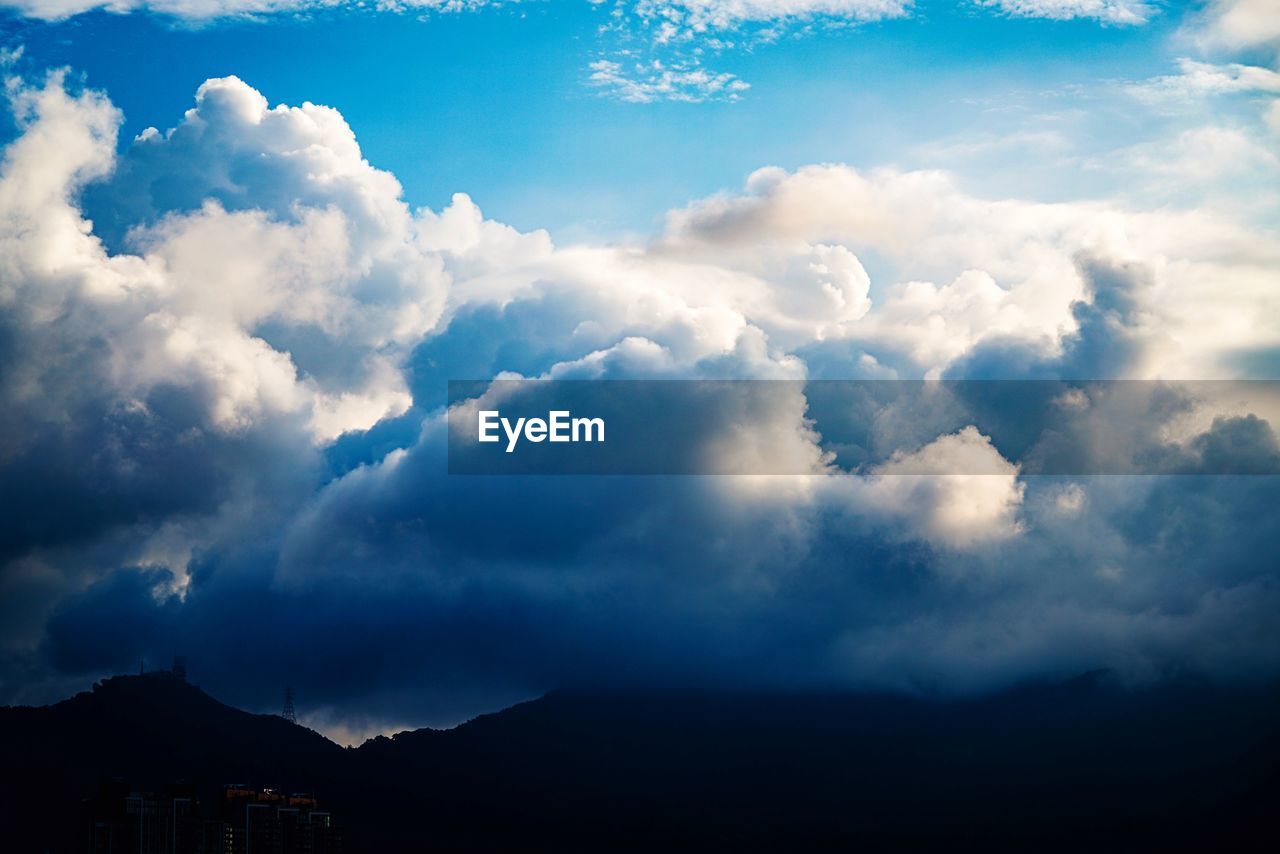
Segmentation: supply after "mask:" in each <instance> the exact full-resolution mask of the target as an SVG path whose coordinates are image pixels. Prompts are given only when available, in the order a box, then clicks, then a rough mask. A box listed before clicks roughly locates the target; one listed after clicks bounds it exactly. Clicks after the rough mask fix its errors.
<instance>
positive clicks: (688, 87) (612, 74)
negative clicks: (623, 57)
mask: <svg viewBox="0 0 1280 854" xmlns="http://www.w3.org/2000/svg"><path fill="white" fill-rule="evenodd" d="M587 82H588V84H589V85H591V86H593V87H595V88H598V89H600V90H601V91H602V92H604V93H605V94H607V95H609V96H611V97H614V98H617V99H618V100H619V101H627V102H629V103H632V104H649V103H652V102H654V101H686V102H689V103H699V102H702V101H736V100H738V99H739V98H741V97H742V93H743V92H745V91H747V89H749V88H751V87H750V85H749V84H747V83H745V82H743V81H742V80H739V79H738V78H737V77H736V76H734V75H733V74H730V73H728V72H727V71H720V72H716V71H708V70H707V69H705V68H702V67H700V66H698V65H696V64H683V63H682V64H677V65H673V66H667V65H664V64H663V63H662V62H661V61H659V60H656V59H655V60H652V61H650V62H648V63H634V64H631V65H630V67H625V66H623V65H622V64H621V63H618V62H614V61H612V60H608V59H600V60H596V61H595V62H593V63H591V75H590V76H589V77H588V78H587Z"/></svg>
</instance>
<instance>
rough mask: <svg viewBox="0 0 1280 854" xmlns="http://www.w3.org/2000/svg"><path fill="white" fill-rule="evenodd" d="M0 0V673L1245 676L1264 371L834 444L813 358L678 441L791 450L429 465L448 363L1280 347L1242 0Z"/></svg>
mask: <svg viewBox="0 0 1280 854" xmlns="http://www.w3.org/2000/svg"><path fill="white" fill-rule="evenodd" d="M0 6H3V11H2V12H0V65H2V66H3V69H2V70H3V74H4V76H5V79H6V88H5V100H6V105H5V110H4V114H3V117H2V118H0V143H2V144H3V145H4V146H5V153H4V159H3V165H2V166H0V245H2V247H3V248H2V250H0V365H3V367H2V368H0V398H3V400H2V401H0V702H10V703H39V702H48V701H51V700H55V699H58V698H60V697H62V696H65V695H67V694H68V693H70V692H73V691H75V690H81V689H83V688H84V687H86V686H87V685H89V684H91V683H92V681H93V680H94V679H97V678H101V677H102V676H103V675H107V674H110V673H113V672H125V671H130V670H136V668H137V665H138V661H139V660H140V659H145V660H146V661H147V662H150V663H152V664H154V665H163V664H164V663H166V662H167V661H168V659H169V658H170V657H171V656H173V655H175V654H180V655H185V656H186V657H187V659H188V662H189V670H190V672H191V676H192V679H193V680H194V681H196V682H197V683H199V684H201V685H203V686H205V687H206V688H208V689H209V690H211V691H212V692H213V693H214V694H215V696H219V697H220V698H223V699H225V700H227V701H229V702H234V703H236V704H239V705H242V706H244V707H247V708H253V709H258V710H265V711H270V710H274V709H275V708H277V707H278V706H279V703H280V699H281V697H282V695H283V686H284V685H286V684H287V685H292V686H293V688H294V694H295V696H296V698H297V705H298V711H299V714H300V717H301V718H302V720H303V721H304V722H306V723H307V724H308V725H311V726H313V727H315V728H317V729H319V730H321V731H323V732H326V733H328V734H330V735H332V736H333V737H335V738H337V739H339V740H341V741H343V742H344V743H345V742H347V741H353V740H354V741H359V740H360V739H361V738H363V737H364V736H366V735H369V734H372V733H378V732H385V731H391V730H395V729H399V728H406V727H415V726H422V725H443V724H450V723H455V722H457V721H459V720H462V719H465V718H466V717H468V716H471V715H474V714H476V713H478V712H482V711H489V710H492V709H496V708H500V707H502V706H504V705H507V704H509V703H512V702H515V701H518V700H521V699H526V698H528V697H531V696H536V695H538V694H540V693H542V692H545V691H547V690H551V689H553V688H555V687H558V686H563V685H589V686H590V685H614V684H618V683H626V684H637V685H666V684H672V683H677V684H681V685H689V684H692V685H700V686H721V687H744V686H750V687H772V688H800V687H840V688H850V689H874V690H893V691H906V692H912V693H921V694H929V695H944V696H945V695H954V694H968V693H975V692H982V691H989V690H995V689H998V688H1001V687H1005V686H1008V685H1010V684H1016V683H1018V682H1020V681H1026V680H1034V679H1044V678H1057V677H1069V676H1072V675H1075V674H1076V673H1079V672H1083V671H1085V670H1092V669H1097V668H1109V669H1112V670H1114V671H1116V672H1117V673H1119V674H1121V675H1122V677H1123V678H1124V679H1126V680H1128V681H1130V682H1132V683H1133V684H1147V683H1150V682H1152V681H1158V680H1163V679H1170V678H1197V679H1225V680H1240V679H1252V680H1258V679H1274V678H1276V676H1277V675H1280V625H1277V623H1278V622H1280V618H1278V617H1277V616H1276V615H1277V614H1280V607H1278V606H1280V578H1277V575H1276V569H1275V567H1274V565H1273V564H1274V562H1273V561H1268V560H1267V559H1266V558H1265V557H1264V556H1265V555H1267V554H1270V553H1272V552H1274V551H1275V550H1276V545H1277V542H1276V540H1277V538H1280V530H1277V517H1276V514H1275V512H1274V510H1273V509H1271V508H1273V507H1275V506H1276V498H1277V497H1278V496H1277V494H1276V493H1277V489H1280V484H1277V483H1276V482H1275V481H1276V478H1275V476H1273V475H1263V476H1249V477H1245V476H1223V475H1215V474H1212V472H1213V471H1215V470H1221V461H1222V460H1224V459H1229V460H1235V461H1237V462H1239V461H1244V464H1250V465H1251V464H1252V462H1251V461H1258V460H1261V461H1263V462H1266V461H1274V460H1275V459H1276V458H1277V454H1278V453H1280V451H1277V448H1278V447H1280V446H1278V444H1277V438H1276V433H1275V428H1274V427H1273V426H1272V425H1273V424H1274V419H1275V417H1277V416H1278V415H1280V411H1277V408H1276V406H1275V402H1274V400H1270V399H1259V400H1239V399H1235V398H1228V397H1226V396H1224V395H1221V394H1220V395H1218V396H1217V397H1216V398H1215V397H1214V396H1213V395H1207V396H1206V395H1198V394H1193V393H1191V392H1187V391H1185V390H1177V389H1175V390H1174V391H1172V392H1170V391H1168V390H1167V389H1166V390H1165V392H1164V393H1156V392H1154V391H1153V392H1152V393H1150V394H1146V392H1145V391H1144V392H1143V393H1140V394H1133V395H1128V396H1117V397H1113V398H1109V399H1102V398H1096V399H1088V398H1087V397H1085V398H1080V397H1079V396H1077V397H1072V398H1070V399H1069V400H1067V399H1066V398H1064V401H1065V402H1064V403H1063V404H1062V406H1060V407H1059V408H1058V409H1057V410H1055V411H1054V412H1051V413H1037V414H1035V415H1034V417H1032V416H1028V415H1026V414H1025V413H1005V414H1004V415H1003V416H1002V417H1005V418H1006V420H1007V421H1012V420H1016V419H1018V418H1023V419H1027V418H1031V419H1032V421H1033V422H1034V424H1035V425H1036V426H1037V427H1041V428H1044V429H1049V428H1051V427H1052V428H1054V429H1058V428H1059V426H1060V425H1069V426H1061V430H1062V431H1063V432H1070V430H1077V431H1081V432H1079V433H1078V434H1075V435H1084V436H1088V437H1089V438H1090V453H1093V454H1096V455H1097V458H1098V459H1107V460H1116V459H1120V458H1124V459H1126V460H1130V461H1132V460H1139V459H1151V458H1152V455H1153V454H1155V455H1162V454H1163V455H1168V454H1177V455H1179V456H1178V458H1179V459H1185V460H1192V461H1193V462H1194V466H1200V467H1201V469H1202V470H1203V471H1205V472H1208V473H1206V474H1203V475H1199V476H1190V477H1185V476H1184V477H1152V476H1108V477H1083V476H1082V477H1069V476H1064V477H1039V476H1028V475H1026V474H1024V473H1023V471H1022V460H1020V458H1019V457H1018V455H1017V453H1015V450H1016V449H1014V448H1012V447H1011V446H1010V445H1009V444H1008V443H1007V442H1005V441H1004V438H1003V434H1001V433H999V431H998V430H996V432H988V433H983V432H982V431H981V430H980V429H978V428H977V427H976V426H973V425H976V424H977V423H978V421H979V410H980V409H981V406H982V402H981V401H965V402H962V403H960V404H957V405H958V406H960V407H961V410H960V412H961V414H962V415H965V414H971V415H972V416H973V417H972V418H971V419H968V420H969V421H970V422H972V423H971V424H970V425H967V426H965V427H964V429H952V427H948V428H946V429H943V428H942V427H937V430H936V432H934V433H932V434H930V433H929V430H928V429H927V427H928V425H927V424H925V425H922V424H920V423H912V422H911V420H910V417H909V416H908V415H907V414H903V413H897V417H896V420H895V418H891V417H888V416H889V415H894V413H892V412H890V413H887V414H886V413H880V417H879V419H878V420H877V421H876V425H875V426H876V429H879V430H881V431H883V434H882V435H880V436H879V439H878V441H880V442H881V443H882V445H883V447H884V448H886V449H888V450H890V451H893V452H895V453H896V454H897V456H896V457H894V459H895V460H896V462H895V463H893V464H886V465H885V466H884V467H882V468H881V469H879V470H877V471H875V472H872V473H871V474H870V475H869V476H859V477H848V476H832V471H831V469H830V467H829V465H828V464H827V463H824V462H822V461H821V459H820V454H816V453H815V448H816V447H817V441H818V440H817V437H815V436H814V433H813V430H812V423H811V422H809V421H807V420H806V419H807V415H806V408H805V407H806V401H805V400H804V397H803V395H802V394H801V395H796V396H781V397H780V398H779V399H778V401H777V403H776V407H774V408H771V409H770V411H769V412H768V413H767V417H764V416H761V415H760V414H759V413H754V414H752V415H751V416H750V417H748V416H747V415H745V414H744V415H742V416H741V420H740V422H739V423H738V424H737V426H738V427H739V428H740V429H739V430H738V431H736V436H735V437H734V438H732V439H723V440H722V438H721V437H718V436H711V435H708V436H705V437H695V438H698V440H699V441H705V442H707V443H708V444H709V446H710V447H714V448H715V449H716V451H717V453H722V454H730V455H743V454H748V453H763V454H765V455H770V454H772V455H777V456H778V458H784V456H785V458H786V459H787V460H792V461H795V460H798V461H802V462H803V465H805V466H810V468H806V469H805V471H807V472H810V473H808V474H802V475H796V476H794V477H774V478H763V479H762V478H753V477H737V478H714V477H711V478H699V477H647V478H646V477H637V478H621V479H619V478H610V477H584V478H537V477H527V478H496V479H494V478H467V477H459V476H449V475H448V474H447V473H446V472H445V465H444V448H445V444H446V441H445V424H446V420H447V418H446V412H445V404H446V400H445V387H446V383H447V381H448V380H450V379H489V378H497V377H528V378H561V379H564V378H590V379H617V378H629V379H635V378H658V379H667V378H687V379H697V378H717V379H723V378H757V379H790V380H803V379H806V378H808V379H816V378H824V379H910V380H918V379H939V378H947V379H1023V378H1030V379H1037V380H1048V379H1136V380H1149V381H1152V382H1153V383H1155V382H1156V381H1167V380H1243V379H1253V380H1274V379H1278V378H1280V323H1277V322H1276V319H1277V318H1280V275H1277V273H1280V240H1278V239H1277V231H1278V229H1280V145H1278V143H1280V65H1278V62H1280V8H1278V7H1277V4H1276V3H1275V2H1274V0H1207V2H1186V3H1179V2H1139V0H948V2H943V0H918V2H914V3H912V2H907V1H906V0H618V2H609V0H604V2H590V0H543V2H515V0H509V2H485V0H457V2H437V0H417V1H416V2H402V3H385V4H375V3H369V4H352V3H341V2H308V0H301V2H299V1H298V0H162V2H147V0H141V2H134V0H120V2H117V3H99V2H95V0H17V2H12V0H10V2H5V3H2V4H0ZM1142 388H1143V389H1147V388H1151V389H1155V388H1157V386H1156V385H1150V386H1143V387H1142ZM1082 401H1083V402H1082ZM1068 404H1069V405H1068ZM964 407H972V410H971V411H970V410H967V409H965V408H964ZM983 412H986V410H983ZM987 414H988V415H989V414H990V413H989V412H987ZM997 415H1001V414H1000V413H997ZM721 417H722V418H723V417H727V416H724V414H723V413H721ZM965 420H966V419H965V418H963V417H962V418H960V420H959V421H956V422H954V423H955V424H961V423H963V422H964V421H965ZM935 426H936V425H935ZM952 426H953V427H954V424H953V425H952ZM1006 426H1007V425H1006ZM752 431H760V432H759V434H758V435H756V436H755V437H754V439H753V438H752V436H753V434H752ZM766 438H767V441H766ZM722 441H723V442H724V443H726V444H717V443H721V442H722ZM734 442H737V443H738V444H734ZM762 449H763V450H762ZM786 455H790V456H786ZM962 460H978V461H980V462H981V463H982V468H983V470H984V471H989V472H994V473H992V474H986V475H982V476H973V475H964V474H955V475H939V476H927V477H926V476H914V475H913V476H906V475H902V474H901V473H900V472H901V471H902V470H905V469H904V468H903V467H904V466H907V467H909V464H911V463H913V462H914V463H918V464H921V465H924V466H925V467H926V468H931V470H939V469H943V470H945V469H946V468H947V467H948V466H949V465H957V466H958V463H957V461H962ZM1215 461H1216V462H1215ZM1194 466H1193V467H1194ZM1215 466H1218V468H1217V469H1215ZM1246 467H1247V465H1246ZM1227 468H1230V466H1227Z"/></svg>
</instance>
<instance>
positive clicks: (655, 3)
mask: <svg viewBox="0 0 1280 854" xmlns="http://www.w3.org/2000/svg"><path fill="white" fill-rule="evenodd" d="M912 5H913V4H912V0H638V2H636V3H635V11H636V14H637V15H639V16H640V17H641V18H642V19H645V20H655V21H658V22H661V23H662V24H669V25H671V26H674V27H675V28H677V29H678V30H692V31H695V32H703V31H706V30H713V29H729V28H732V27H735V26H738V25H739V24H743V23H747V22H751V23H765V22H789V21H794V20H797V19H809V18H815V17H828V18H836V19H842V20H849V21H878V20H881V19H884V18H898V17H902V16H903V15H906V14H907V12H908V11H909V10H910V8H911V6H912ZM668 33H669V31H668ZM668 37H669V36H668Z"/></svg>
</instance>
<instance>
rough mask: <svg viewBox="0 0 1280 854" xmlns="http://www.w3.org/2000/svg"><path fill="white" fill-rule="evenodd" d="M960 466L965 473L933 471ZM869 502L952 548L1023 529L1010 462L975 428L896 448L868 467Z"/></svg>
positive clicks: (1015, 474) (1017, 485)
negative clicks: (915, 446)
mask: <svg viewBox="0 0 1280 854" xmlns="http://www.w3.org/2000/svg"><path fill="white" fill-rule="evenodd" d="M954 470H961V471H964V472H967V473H966V474H943V475H939V474H934V473H935V472H939V471H954ZM874 474H875V475H877V477H874V478H873V479H872V480H871V481H870V483H869V485H868V486H867V490H868V492H869V493H870V498H871V502H870V503H871V504H873V505H874V506H876V507H878V508H881V509H883V508H886V507H888V508H894V509H895V510H896V512H898V513H899V514H901V516H902V517H903V518H904V519H905V520H906V521H907V523H908V524H909V525H910V526H911V527H912V529H913V530H915V531H916V532H917V533H918V534H919V535H920V536H922V537H924V538H925V539H928V540H929V541H931V542H934V543H937V544H942V545H947V546H950V547H952V548H957V549H967V548H974V547H978V546H981V545H984V544H987V543H992V542H999V541H1001V540H1007V539H1009V538H1010V537H1013V536H1016V535H1017V534H1019V533H1021V532H1022V530H1023V526H1022V524H1021V523H1020V522H1019V520H1018V509H1019V507H1020V506H1021V505H1022V499H1023V495H1024V492H1025V489H1024V487H1023V485H1022V484H1021V483H1020V482H1019V481H1018V467H1017V466H1016V465H1013V464H1012V463H1010V462H1009V461H1008V460H1006V459H1004V457H1002V456H1000V452H999V451H997V450H996V448H995V446H993V445H992V444H991V439H990V438H989V437H987V436H983V435H982V434H981V433H979V432H978V430H977V428H975V427H972V426H970V427H965V428H964V429H963V430H961V431H959V432H958V433H952V434H949V435H946V436H939V437H938V438H937V439H935V440H934V441H932V442H930V443H929V444H927V445H925V446H924V447H922V448H920V449H918V450H915V451H911V452H902V451H899V452H897V453H895V454H894V455H893V457H892V458H891V459H890V460H889V461H888V462H886V463H884V464H883V465H881V466H879V467H877V468H876V469H874Z"/></svg>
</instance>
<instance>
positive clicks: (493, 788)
mask: <svg viewBox="0 0 1280 854" xmlns="http://www.w3.org/2000/svg"><path fill="white" fill-rule="evenodd" d="M1278 713H1280V686H1274V685H1268V686H1261V687H1258V686H1255V687H1246V688H1242V687H1234V688H1223V687H1220V686H1218V687H1215V686H1206V685H1174V686H1169V685H1166V686H1163V687H1160V688H1153V689H1147V690H1128V689H1125V688H1123V687H1121V686H1119V685H1117V684H1115V682H1114V680H1112V679H1111V678H1110V677H1109V676H1108V675H1107V674H1089V675H1086V676H1084V677H1081V678H1079V679H1076V680H1072V681H1070V682H1067V683H1062V684H1055V685H1042V686H1033V687H1026V688H1021V689H1017V690H1012V691H1008V692H1004V693H1001V694H997V695H992V696H987V697H981V698H973V699H962V700H929V699H919V698H911V697H903V696H880V695H866V694H847V693H815V692H795V693H763V692H757V693H750V692H738V693H725V692H720V693H713V692H693V691H667V692H635V691H632V692H621V691H619V692H613V693H601V692H580V691H560V692H555V693H552V694H549V695H547V696H546V697H543V698H542V699H539V700H535V701H531V702H528V703H523V704H521V705H518V706H515V707H513V708H510V709H507V710H505V711H502V712H498V713H495V714H491V715H485V716H482V717H479V718H476V719H475V720H472V721H470V722H468V723H466V724H463V725H461V726H459V727H456V728H454V729H450V730H431V729H421V730H415V731H412V732H404V733H400V734H398V735H396V736H394V737H390V738H387V737H380V738H376V739H372V740H370V741H368V742H366V743H365V744H363V745H361V746H360V747H359V748H343V747H339V746H338V745H336V744H334V743H332V742H331V741H329V740H328V739H326V738H324V737H323V736H321V735H319V734H318V733H315V732H313V731H311V730H308V729H306V728H305V727H302V726H298V725H295V724H291V723H289V722H287V721H285V720H284V719H283V718H280V717H277V716H272V715H255V714H249V713H247V712H243V711H240V710H238V709H234V708H232V707H230V706H226V705H224V704H222V703H219V702H218V701H217V700H215V699H213V698H212V697H209V696H208V695H207V694H205V693H204V692H203V691H201V690H200V689H199V688H197V687H195V686H193V685H190V684H187V683H186V682H184V681H183V680H181V679H179V678H176V677H173V676H172V675H170V674H165V673H155V674H147V675H143V676H119V677H114V678H111V679H107V680H104V681H103V682H100V683H99V684H97V685H96V686H95V687H94V690H93V691H91V692H85V693H82V694H79V695H77V696H76V697H73V698H71V699H68V700H65V701H63V702H60V703H57V704H55V705H51V706H46V707H40V708H26V707H17V708H5V709H0V751H2V752H3V755H4V756H5V766H6V768H5V774H4V783H3V786H4V788H3V791H0V800H2V802H0V821H2V822H3V826H4V833H5V837H4V845H3V846H2V847H3V850H5V851H11V852H27V851H57V852H61V851H66V852H77V851H83V850H87V849H86V847H85V842H84V833H83V828H82V827H81V826H80V824H79V822H78V820H77V818H76V816H77V815H78V814H79V813H78V810H80V809H81V807H80V805H81V804H82V802H84V801H85V799H87V798H92V797H93V795H94V793H95V792H96V791H97V790H98V789H99V787H101V786H102V784H103V783H104V782H106V781H111V780H128V781H130V782H131V783H132V784H135V785H137V786H163V785H166V784H170V783H175V782H184V783H186V784H189V785H191V786H194V787H196V789H197V791H199V792H200V793H201V794H200V797H201V798H202V799H204V798H208V799H216V798H217V797H218V791H219V790H220V789H221V787H222V786H223V785H225V784H229V783H232V782H236V783H243V784H245V785H249V786H272V787H275V788H277V789H280V790H282V791H293V790H305V791H309V792H314V793H315V794H316V796H317V798H319V800H320V802H321V803H322V805H323V806H324V808H325V809H327V810H330V811H331V812H332V814H333V815H334V817H335V821H336V822H337V823H338V824H339V826H340V827H341V828H342V831H343V835H344V849H343V850H345V851H348V852H352V851H355V852H395V851H420V850H428V849H429V850H443V851H451V850H468V851H474V850H482V851H490V850H492V851H521V850H554V851H562V850H586V849H590V850H595V851H599V850H610V851H612V850H655V849H662V850H673V849H690V848H702V849H705V848H713V847H714V848H722V847H728V848H737V849H770V850H777V849H787V850H800V849H807V850H814V849H833V848H840V849H847V848H852V847H860V848H863V849H872V850H887V849H893V850H901V849H903V848H914V849H919V848H932V849H944V848H945V849H953V848H956V847H983V848H988V849H1002V850H1013V849H1017V850H1045V849H1056V850H1080V849H1084V848H1088V849H1090V850H1097V849H1103V850H1163V851H1167V850H1206V849H1212V850H1252V849H1256V850H1280V848H1276V847H1275V846H1277V844H1280V828H1278V827H1277V822H1275V821H1274V817H1273V813H1274V809H1275V804H1276V803H1277V796H1278V795H1280V761H1278V760H1280V715H1278Z"/></svg>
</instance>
